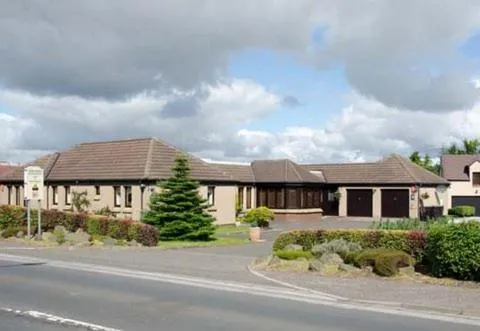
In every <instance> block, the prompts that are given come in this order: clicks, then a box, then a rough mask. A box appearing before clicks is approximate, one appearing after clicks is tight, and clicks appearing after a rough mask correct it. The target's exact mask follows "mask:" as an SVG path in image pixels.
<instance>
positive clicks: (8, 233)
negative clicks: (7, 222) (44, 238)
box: [2, 225, 27, 238]
mask: <svg viewBox="0 0 480 331" xmlns="http://www.w3.org/2000/svg"><path fill="white" fill-rule="evenodd" d="M20 231H22V232H23V233H24V234H25V235H26V234H27V227H26V226H20V225H16V226H10V227H8V228H6V229H4V230H3V231H2V237H3V238H10V237H15V236H16V235H17V233H19V232H20Z"/></svg>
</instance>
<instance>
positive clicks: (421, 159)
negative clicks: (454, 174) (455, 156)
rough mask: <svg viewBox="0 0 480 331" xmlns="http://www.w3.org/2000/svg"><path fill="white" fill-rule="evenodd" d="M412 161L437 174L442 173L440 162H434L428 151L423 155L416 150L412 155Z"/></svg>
mask: <svg viewBox="0 0 480 331" xmlns="http://www.w3.org/2000/svg"><path fill="white" fill-rule="evenodd" d="M410 161H412V162H413V163H415V164H418V165H419V166H421V167H423V168H425V169H426V170H428V171H431V172H433V173H435V174H437V175H438V174H440V163H436V162H435V163H434V162H433V160H432V158H431V157H430V155H429V154H427V153H425V154H424V156H421V154H420V152H418V151H415V152H413V153H412V154H411V155H410Z"/></svg>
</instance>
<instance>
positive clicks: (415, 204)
mask: <svg viewBox="0 0 480 331" xmlns="http://www.w3.org/2000/svg"><path fill="white" fill-rule="evenodd" d="M347 189H373V190H374V191H373V194H372V214H373V218H381V215H382V191H381V190H382V189H408V190H410V187H409V186H408V187H407V186H388V187H387V186H378V187H377V186H375V187H372V186H363V187H360V186H354V187H353V186H342V187H339V191H340V194H341V197H340V200H339V206H338V214H339V216H347ZM424 192H427V193H428V195H429V198H428V199H426V200H423V204H424V206H425V207H430V206H442V205H443V214H444V215H446V214H447V211H448V208H449V207H448V202H449V200H450V199H449V196H448V189H447V188H445V189H441V188H437V187H422V188H420V189H419V191H418V192H415V193H413V194H412V192H411V191H410V196H409V217H410V218H418V217H419V216H420V214H419V196H421V194H422V193H424ZM412 198H413V199H412Z"/></svg>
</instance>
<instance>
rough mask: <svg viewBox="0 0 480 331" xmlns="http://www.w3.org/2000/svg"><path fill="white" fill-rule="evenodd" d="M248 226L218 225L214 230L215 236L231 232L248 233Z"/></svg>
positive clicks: (226, 234)
mask: <svg viewBox="0 0 480 331" xmlns="http://www.w3.org/2000/svg"><path fill="white" fill-rule="evenodd" d="M248 228H249V227H248V226H247V225H240V226H236V225H234V224H229V225H219V226H217V228H216V230H215V236H228V235H229V234H232V233H248Z"/></svg>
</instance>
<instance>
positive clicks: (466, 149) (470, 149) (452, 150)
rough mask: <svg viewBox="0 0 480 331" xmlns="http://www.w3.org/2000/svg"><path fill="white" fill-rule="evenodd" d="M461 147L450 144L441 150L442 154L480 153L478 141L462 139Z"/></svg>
mask: <svg viewBox="0 0 480 331" xmlns="http://www.w3.org/2000/svg"><path fill="white" fill-rule="evenodd" d="M462 145H463V146H461V147H460V146H458V145H457V144H456V143H452V144H451V145H450V146H448V147H444V148H442V154H454V155H459V154H460V155H461V154H472V155H473V154H477V153H480V140H478V139H464V140H463V141H462Z"/></svg>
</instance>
